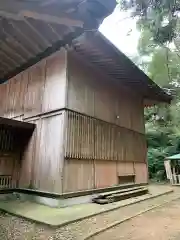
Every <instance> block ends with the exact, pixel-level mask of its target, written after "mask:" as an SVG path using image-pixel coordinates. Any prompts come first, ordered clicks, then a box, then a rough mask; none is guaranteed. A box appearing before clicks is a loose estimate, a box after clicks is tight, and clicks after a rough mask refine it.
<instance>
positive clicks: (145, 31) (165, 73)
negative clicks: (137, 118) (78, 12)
mask: <svg viewBox="0 0 180 240" xmlns="http://www.w3.org/2000/svg"><path fill="white" fill-rule="evenodd" d="M119 5H120V8H121V10H122V9H123V10H129V9H131V14H132V17H136V18H138V21H137V30H138V31H140V33H141V35H140V39H139V44H138V53H139V55H138V56H137V57H136V58H134V59H133V60H134V61H135V62H136V64H137V65H139V66H140V67H141V68H143V70H144V71H145V72H146V73H147V74H148V75H149V76H150V78H151V79H152V80H153V81H155V82H156V83H157V84H158V85H160V86H161V87H163V88H164V89H165V90H168V91H170V92H171V94H172V95H173V97H174V98H173V101H172V103H171V105H170V106H167V105H158V106H156V107H153V108H148V109H146V110H145V119H146V133H147V141H148V163H149V172H150V176H151V177H156V176H158V172H160V171H161V172H164V164H163V162H164V158H165V157H166V156H168V155H173V154H176V153H179V152H180V0H179V1H178V0H176V1H175V0H120V1H119ZM162 176H164V175H163V174H162ZM162 176H161V177H162Z"/></svg>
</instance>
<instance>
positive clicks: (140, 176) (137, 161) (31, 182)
mask: <svg viewBox="0 0 180 240" xmlns="http://www.w3.org/2000/svg"><path fill="white" fill-rule="evenodd" d="M85 62H86V61H82V60H80V58H79V57H77V56H75V54H74V53H73V54H72V53H68V55H67V52H66V51H65V50H61V51H60V52H57V53H56V54H54V55H52V56H50V57H49V58H47V59H44V60H43V61H41V62H39V63H38V64H36V65H34V66H33V67H31V68H29V69H27V70H26V71H24V72H22V73H21V74H19V75H17V76H16V77H14V78H12V79H10V80H9V81H8V82H7V83H6V84H3V85H0V100H1V101H0V116H3V117H7V118H14V119H17V120H20V121H27V122H31V123H35V124H36V129H35V131H34V133H33V135H32V137H31V139H30V141H29V144H28V145H27V146H26V149H25V151H24V152H23V155H22V159H21V165H20V167H19V169H18V170H16V171H17V172H19V173H18V176H19V186H20V187H33V188H35V189H40V190H45V191H51V192H56V193H62V192H69V191H77V190H84V189H92V188H98V187H107V186H112V185H116V184H117V183H118V176H119V175H122V174H135V175H136V182H139V183H140V182H147V167H146V142H145V136H144V117H143V101H142V100H143V99H142V98H141V97H140V96H136V95H135V94H134V93H132V92H130V91H129V90H128V89H126V88H124V87H122V86H119V87H117V86H115V85H114V84H113V82H111V80H110V79H109V78H108V77H107V76H105V75H103V74H102V73H99V72H98V70H96V69H95V68H93V67H91V66H89V65H87V64H86V63H85ZM63 108H67V109H70V110H73V111H67V110H65V109H63ZM3 161H4V160H3ZM0 164H1V163H0Z"/></svg>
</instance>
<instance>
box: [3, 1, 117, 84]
mask: <svg viewBox="0 0 180 240" xmlns="http://www.w3.org/2000/svg"><path fill="white" fill-rule="evenodd" d="M115 6H116V0H1V1H0V59H1V63H0V83H1V82H4V81H7V80H8V79H9V78H11V77H13V76H14V75H16V74H18V73H19V72H21V71H23V70H25V69H26V68H28V67H30V66H31V65H33V64H35V63H36V62H38V61H40V60H41V59H43V58H45V57H47V56H48V55H50V54H51V53H53V52H55V51H57V50H59V49H60V47H62V46H64V45H66V44H68V43H69V42H71V41H72V39H74V38H75V37H77V36H79V35H80V34H82V33H83V32H84V30H85V29H88V30H89V29H90V30H91V29H94V28H95V29H97V28H98V26H99V24H100V23H101V21H102V20H103V19H104V18H105V17H107V16H108V15H110V14H111V13H112V12H113V10H114V8H115Z"/></svg>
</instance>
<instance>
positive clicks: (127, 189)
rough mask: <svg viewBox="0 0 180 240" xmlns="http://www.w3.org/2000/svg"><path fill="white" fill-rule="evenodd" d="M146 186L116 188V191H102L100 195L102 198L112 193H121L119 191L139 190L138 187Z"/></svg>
mask: <svg viewBox="0 0 180 240" xmlns="http://www.w3.org/2000/svg"><path fill="white" fill-rule="evenodd" d="M142 188H144V186H132V187H129V188H125V189H119V190H115V191H109V192H105V193H100V194H99V195H98V197H100V198H106V197H108V196H110V195H112V194H119V193H125V192H129V191H134V190H138V189H142Z"/></svg>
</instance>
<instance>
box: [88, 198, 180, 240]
mask: <svg viewBox="0 0 180 240" xmlns="http://www.w3.org/2000/svg"><path fill="white" fill-rule="evenodd" d="M162 195H164V194H162ZM162 195H161V196H162ZM177 199H179V197H177V198H175V199H172V200H170V201H166V202H164V203H162V204H157V205H155V206H153V207H151V208H148V209H146V210H143V211H140V212H139V213H137V214H135V215H132V216H130V217H127V218H124V219H122V220H120V221H116V222H114V223H113V224H110V225H108V226H107V227H106V228H102V229H100V230H98V231H96V232H94V233H92V234H90V235H89V236H87V237H85V238H84V240H90V239H91V238H93V237H95V236H97V235H99V234H101V233H103V232H105V231H107V230H109V229H111V228H113V227H116V226H118V225H120V224H121V223H124V222H126V221H129V220H131V219H133V218H135V217H137V216H139V215H141V214H143V213H146V212H149V211H151V210H153V209H156V208H158V207H162V206H164V205H166V204H168V203H170V202H173V201H175V200H177Z"/></svg>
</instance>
